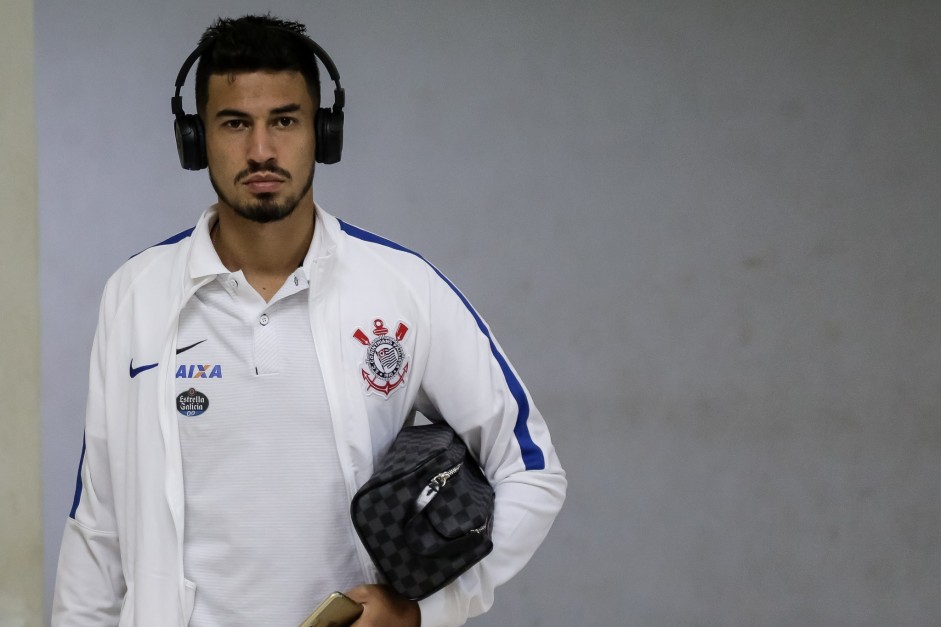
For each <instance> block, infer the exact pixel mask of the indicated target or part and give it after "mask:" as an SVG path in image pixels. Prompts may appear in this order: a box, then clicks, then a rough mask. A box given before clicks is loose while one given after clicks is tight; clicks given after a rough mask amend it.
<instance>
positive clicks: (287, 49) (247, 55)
mask: <svg viewBox="0 0 941 627" xmlns="http://www.w3.org/2000/svg"><path fill="white" fill-rule="evenodd" d="M306 32H307V27H306V26H304V25H303V24H301V23H300V22H292V21H289V20H282V19H279V18H276V17H272V16H271V14H270V13H269V14H266V15H245V16H243V17H240V18H238V19H232V18H221V17H220V18H219V19H217V20H216V21H215V22H214V23H213V24H212V25H211V26H210V27H209V28H207V29H206V32H204V33H203V36H202V37H201V38H200V39H199V45H200V46H202V45H204V44H208V45H207V47H206V49H205V50H203V52H202V54H200V56H199V65H198V66H197V67H196V109H197V111H199V113H200V114H202V113H203V112H204V111H205V109H206V102H207V101H208V100H209V75H210V74H231V73H238V72H257V71H259V70H268V71H275V72H280V71H289V72H300V74H301V76H303V77H304V81H305V82H306V83H307V90H308V91H309V92H310V97H311V99H312V100H313V101H314V108H315V109H316V108H317V107H318V106H320V73H319V71H318V69H317V58H316V57H315V56H314V52H313V50H311V48H310V45H309V44H308V43H307V41H308V39H307V35H306Z"/></svg>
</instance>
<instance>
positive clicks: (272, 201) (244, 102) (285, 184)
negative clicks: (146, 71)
mask: <svg viewBox="0 0 941 627" xmlns="http://www.w3.org/2000/svg"><path fill="white" fill-rule="evenodd" d="M207 95H208V98H207V100H206V110H205V111H204V113H203V124H204V126H205V129H206V156H207V157H208V160H209V180H210V181H212V186H213V187H214V188H215V190H216V193H217V194H218V195H219V201H220V202H222V203H224V204H226V205H228V206H229V207H231V208H232V209H233V210H234V211H235V212H236V213H237V214H239V215H240V216H242V217H244V218H247V219H249V220H253V221H255V222H272V221H275V220H280V219H281V218H284V217H286V216H287V215H289V214H290V213H291V212H292V211H294V208H295V207H297V205H298V203H300V202H302V201H304V200H306V199H307V198H308V197H310V198H311V199H312V198H313V197H312V196H311V195H310V190H311V185H312V183H313V178H314V148H315V146H314V141H315V139H314V112H315V109H316V105H315V104H314V102H313V101H312V100H311V97H310V93H309V92H308V90H307V84H306V83H305V82H304V77H303V76H302V75H301V74H300V73H298V72H245V73H238V74H231V75H230V74H212V75H210V77H209V85H208V92H207Z"/></svg>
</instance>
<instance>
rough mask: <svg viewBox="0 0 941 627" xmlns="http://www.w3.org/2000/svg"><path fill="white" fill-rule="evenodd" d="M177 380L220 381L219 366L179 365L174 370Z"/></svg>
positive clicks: (220, 370) (220, 367)
mask: <svg viewBox="0 0 941 627" xmlns="http://www.w3.org/2000/svg"><path fill="white" fill-rule="evenodd" d="M176 378H177V379H221V378H222V365H221V364H206V365H205V366H204V365H202V364H180V365H179V366H178V367H177V369H176Z"/></svg>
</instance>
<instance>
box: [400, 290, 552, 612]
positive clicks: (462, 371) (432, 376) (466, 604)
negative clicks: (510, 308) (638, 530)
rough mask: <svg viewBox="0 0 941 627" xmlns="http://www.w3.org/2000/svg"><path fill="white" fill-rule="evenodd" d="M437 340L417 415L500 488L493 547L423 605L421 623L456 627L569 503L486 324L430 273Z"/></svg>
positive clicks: (487, 602)
mask: <svg viewBox="0 0 941 627" xmlns="http://www.w3.org/2000/svg"><path fill="white" fill-rule="evenodd" d="M430 289H431V301H430V314H429V315H430V326H431V333H432V337H431V342H430V344H431V345H430V348H429V355H428V361H427V368H426V370H425V372H424V375H423V379H422V387H421V392H420V395H419V402H418V404H417V409H418V410H419V411H421V412H422V413H423V414H425V415H426V416H428V417H429V418H431V419H432V420H439V419H443V420H446V421H447V422H448V423H449V424H450V425H451V426H452V428H454V430H455V431H457V432H458V433H459V434H460V435H461V437H462V438H463V439H464V441H465V442H466V443H467V444H468V446H469V447H470V448H471V449H472V451H473V452H474V454H475V456H476V457H477V458H478V460H479V461H480V463H481V466H482V467H483V469H484V471H485V474H486V475H487V478H488V479H489V480H490V483H491V485H493V487H494V492H495V505H494V526H493V543H494V549H493V551H492V552H491V553H490V555H488V556H487V557H486V558H484V559H483V560H482V561H481V562H480V563H478V564H476V565H475V566H474V567H473V568H471V569H470V570H469V571H467V572H466V573H464V574H462V575H461V576H460V577H459V578H458V579H456V580H455V581H454V582H453V583H451V584H450V585H448V586H446V587H445V588H444V589H442V590H441V591H439V592H437V593H435V594H433V595H431V596H430V597H428V598H426V599H424V600H422V601H420V602H419V604H420V607H421V613H422V627H446V626H447V627H454V626H456V625H461V624H463V623H464V622H465V621H466V620H467V618H468V617H471V616H476V615H478V614H481V613H483V612H485V611H487V610H488V609H490V607H491V606H492V604H493V597H494V589H495V588H496V587H497V586H499V585H501V584H503V583H505V582H506V581H508V580H509V579H510V578H511V577H513V576H514V575H515V574H516V573H518V572H519V571H520V570H521V569H522V568H523V567H524V566H525V565H526V563H527V562H528V561H529V559H530V558H531V557H532V555H533V554H534V553H535V551H536V549H537V548H538V547H539V545H540V544H541V543H542V541H543V539H544V538H545V537H546V534H547V533H548V531H549V527H550V526H551V525H552V522H553V521H554V520H555V517H556V515H557V514H558V512H559V509H560V508H561V507H562V503H563V501H564V499H565V491H566V478H565V472H564V470H563V469H562V467H561V465H560V464H559V460H558V457H557V456H556V453H555V449H554V447H553V445H552V442H551V440H550V438H549V431H548V429H547V428H546V423H545V421H544V420H543V418H542V415H541V414H540V413H539V410H538V409H536V406H535V405H534V404H533V402H532V399H531V398H530V395H529V392H528V390H527V389H526V387H525V386H524V385H523V383H522V381H521V380H520V379H519V376H518V375H517V373H516V371H515V370H514V369H513V367H512V365H510V363H509V361H508V360H507V359H506V357H505V356H504V354H503V351H502V349H501V347H500V345H499V344H498V343H497V341H496V339H495V338H494V337H493V335H492V334H491V332H490V329H489V327H488V326H487V324H486V323H485V322H484V321H483V319H482V318H481V317H480V316H479V315H478V314H477V312H476V311H475V310H474V309H473V307H472V306H471V305H470V303H469V302H468V301H467V300H466V299H465V298H464V296H463V295H462V294H461V293H460V292H459V291H458V290H457V289H456V288H455V287H454V286H453V284H451V283H450V281H448V280H447V279H446V278H445V277H444V276H443V275H438V276H435V277H433V279H432V285H431V288H430Z"/></svg>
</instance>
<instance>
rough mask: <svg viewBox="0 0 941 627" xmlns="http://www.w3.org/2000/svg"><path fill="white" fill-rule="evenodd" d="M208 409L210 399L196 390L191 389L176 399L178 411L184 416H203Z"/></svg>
mask: <svg viewBox="0 0 941 627" xmlns="http://www.w3.org/2000/svg"><path fill="white" fill-rule="evenodd" d="M207 409H209V398H208V397H207V396H206V395H205V394H203V393H202V392H200V391H199V390H197V389H196V388H190V389H188V390H186V391H185V392H183V393H182V394H180V395H179V396H177V397H176V410H177V411H178V412H180V413H181V414H183V415H184V416H187V417H190V418H191V417H193V416H202V415H203V414H204V413H206V410H207Z"/></svg>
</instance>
